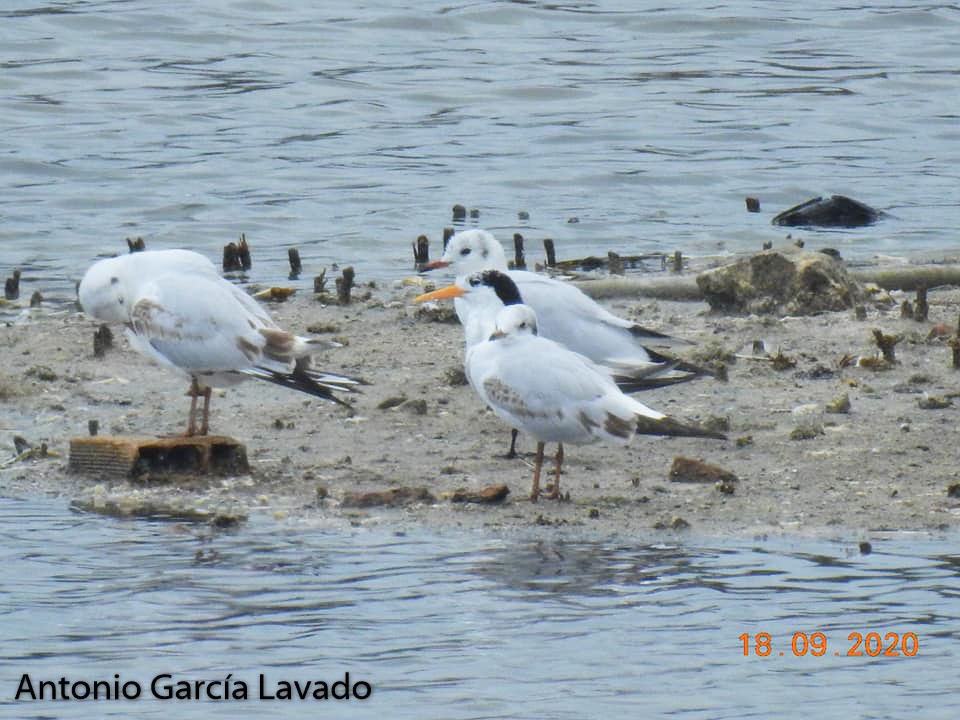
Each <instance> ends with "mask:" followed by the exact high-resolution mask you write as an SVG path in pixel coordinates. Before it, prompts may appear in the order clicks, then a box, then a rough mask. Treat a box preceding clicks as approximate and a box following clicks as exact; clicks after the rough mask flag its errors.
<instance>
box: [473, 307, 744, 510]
mask: <svg viewBox="0 0 960 720" xmlns="http://www.w3.org/2000/svg"><path fill="white" fill-rule="evenodd" d="M466 374H467V377H468V379H469V381H470V384H471V385H472V386H473V388H474V390H476V392H477V394H478V395H479V396H480V398H481V399H482V400H483V401H484V402H485V403H486V404H487V406H488V407H489V408H490V409H491V410H493V412H494V413H496V415H497V416H498V417H499V418H500V419H501V420H503V421H505V422H507V423H508V424H509V425H510V426H511V427H513V428H518V429H519V430H520V431H522V432H525V433H527V434H529V435H531V436H533V437H534V438H535V439H536V440H537V453H536V461H535V464H534V472H533V485H532V488H531V491H530V499H531V500H532V501H534V502H535V501H536V500H537V497H538V496H539V494H540V472H541V469H542V466H543V451H544V445H545V444H546V443H548V442H555V443H557V454H556V458H555V468H554V472H555V480H554V484H553V488H552V491H551V493H550V495H549V497H551V498H559V497H560V472H561V466H562V464H563V443H572V444H585V443H591V442H594V441H597V440H613V441H616V442H619V443H627V442H629V441H630V440H631V438H632V437H633V436H634V435H635V434H638V433H639V434H644V435H668V436H686V437H704V438H715V439H725V437H726V436H725V435H723V434H722V433H717V432H713V431H710V430H707V429H705V428H702V427H698V426H696V425H691V424H685V423H682V422H680V421H678V420H675V419H673V418H671V417H668V416H667V415H664V414H663V413H661V412H657V411H656V410H652V409H650V408H648V407H647V406H646V405H644V404H642V403H640V402H638V401H637V400H635V399H634V398H632V397H631V396H629V395H626V394H624V393H623V391H621V390H620V388H619V387H617V384H616V383H615V382H614V380H613V377H612V375H611V373H610V370H609V369H608V368H606V367H603V366H601V365H598V364H596V363H594V362H593V361H592V360H590V359H589V358H587V357H585V356H583V355H581V354H579V353H576V352H573V351H571V350H569V349H567V348H566V347H564V346H563V345H561V344H559V343H557V342H554V341H552V340H549V339H547V338H544V337H540V336H538V335H537V315H536V313H535V312H534V311H533V309H532V308H530V307H529V306H527V305H523V304H511V305H507V306H505V307H503V308H501V309H500V310H499V311H498V313H497V316H496V320H495V328H494V330H493V332H492V333H491V334H490V336H489V338H488V339H487V340H484V341H482V342H478V343H476V344H475V345H473V346H472V347H471V348H470V349H469V350H468V351H467V356H466Z"/></svg>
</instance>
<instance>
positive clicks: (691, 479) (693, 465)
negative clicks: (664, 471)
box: [670, 457, 737, 483]
mask: <svg viewBox="0 0 960 720" xmlns="http://www.w3.org/2000/svg"><path fill="white" fill-rule="evenodd" d="M670 481H671V482H688V483H719V482H726V483H735V482H737V476H736V475H734V474H733V473H732V472H730V471H729V470H724V469H723V468H722V467H718V466H717V465H711V464H709V463H705V462H703V461H702V460H694V459H692V458H685V457H675V458H674V459H673V465H671V466H670Z"/></svg>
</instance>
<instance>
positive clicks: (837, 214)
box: [771, 195, 889, 228]
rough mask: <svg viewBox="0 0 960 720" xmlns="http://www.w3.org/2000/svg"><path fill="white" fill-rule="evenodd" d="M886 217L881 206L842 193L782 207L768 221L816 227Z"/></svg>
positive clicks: (856, 223)
mask: <svg viewBox="0 0 960 720" xmlns="http://www.w3.org/2000/svg"><path fill="white" fill-rule="evenodd" d="M885 217H889V216H888V215H887V213H885V212H883V211H882V210H874V209H873V208H872V207H870V206H869V205H864V204H863V203H862V202H858V201H857V200H853V199H851V198H848V197H846V196H844V195H833V196H831V197H830V198H829V199H827V200H824V199H823V198H822V197H815V198H813V199H812V200H807V201H806V202H805V203H800V204H799V205H796V206H794V207H792V208H790V209H789V210H784V211H783V212H782V213H780V214H779V215H777V216H776V217H775V218H773V220H772V221H771V222H772V223H773V224H774V225H788V226H790V227H797V226H811V227H813V226H816V227H848V228H852V227H863V226H864V225H872V224H873V223H875V222H876V221H877V220H881V219H883V218H885Z"/></svg>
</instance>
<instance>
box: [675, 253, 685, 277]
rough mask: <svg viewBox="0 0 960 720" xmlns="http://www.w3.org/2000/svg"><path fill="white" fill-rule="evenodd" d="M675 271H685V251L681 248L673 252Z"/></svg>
mask: <svg viewBox="0 0 960 720" xmlns="http://www.w3.org/2000/svg"><path fill="white" fill-rule="evenodd" d="M673 271H674V272H675V273H682V272H683V253H682V252H680V251H679V250H677V251H676V252H675V253H673Z"/></svg>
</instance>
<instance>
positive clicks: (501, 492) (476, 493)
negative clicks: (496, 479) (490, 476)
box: [450, 483, 510, 505]
mask: <svg viewBox="0 0 960 720" xmlns="http://www.w3.org/2000/svg"><path fill="white" fill-rule="evenodd" d="M509 494H510V488H508V487H507V486H506V485H504V484H503V483H500V484H498V485H488V486H487V487H485V488H483V489H482V490H457V491H455V492H454V493H453V495H452V496H451V497H450V502H452V503H478V504H488V505H492V504H494V503H500V502H503V501H504V500H506V499H507V495H509Z"/></svg>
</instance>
